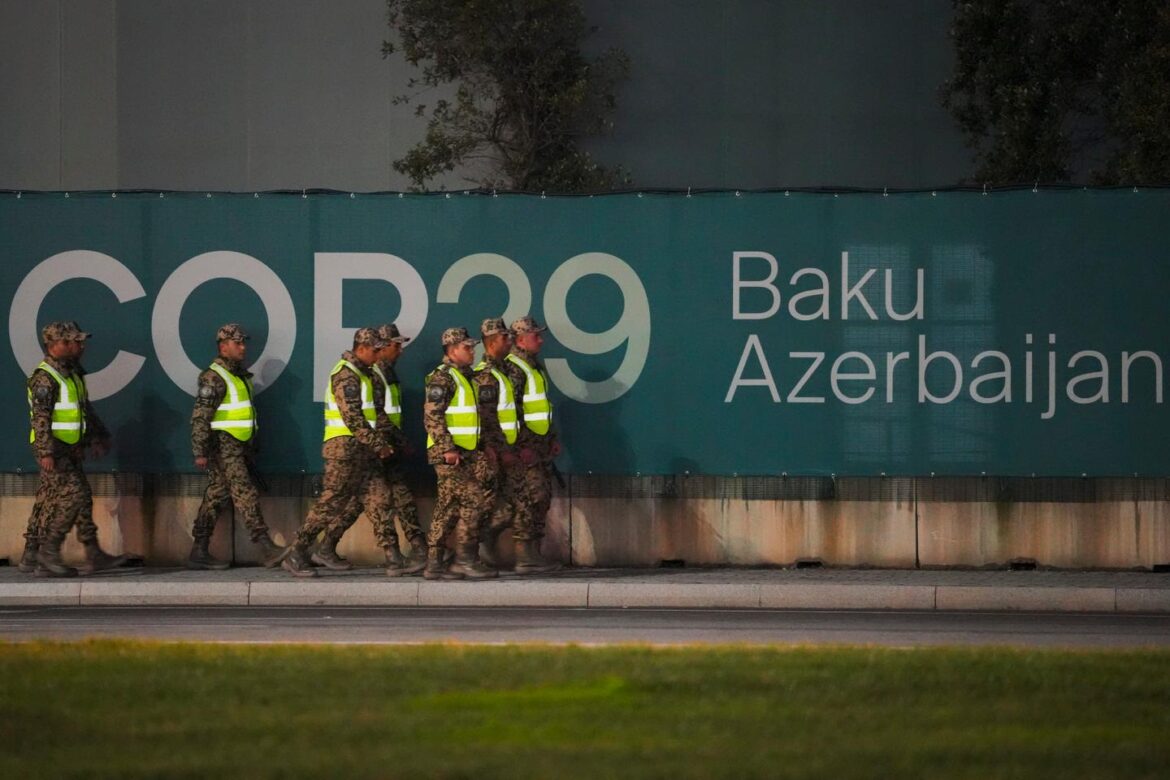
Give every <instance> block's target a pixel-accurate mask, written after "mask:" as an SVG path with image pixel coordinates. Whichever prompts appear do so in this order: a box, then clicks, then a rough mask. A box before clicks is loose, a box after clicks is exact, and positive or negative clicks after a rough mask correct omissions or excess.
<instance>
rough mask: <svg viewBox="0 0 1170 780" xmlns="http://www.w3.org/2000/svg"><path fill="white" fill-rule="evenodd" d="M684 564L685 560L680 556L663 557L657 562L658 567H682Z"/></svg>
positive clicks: (684, 566)
mask: <svg viewBox="0 0 1170 780" xmlns="http://www.w3.org/2000/svg"><path fill="white" fill-rule="evenodd" d="M686 565H687V562H686V561H685V560H683V559H682V558H663V559H662V560H660V561H659V562H658V566H659V568H662V569H683V568H686Z"/></svg>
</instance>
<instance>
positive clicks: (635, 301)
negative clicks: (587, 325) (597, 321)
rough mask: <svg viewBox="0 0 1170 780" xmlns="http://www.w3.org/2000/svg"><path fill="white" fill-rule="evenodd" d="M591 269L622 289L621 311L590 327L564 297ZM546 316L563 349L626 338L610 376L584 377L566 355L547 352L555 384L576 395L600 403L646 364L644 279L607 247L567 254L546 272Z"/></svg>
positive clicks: (612, 345)
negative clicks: (601, 327)
mask: <svg viewBox="0 0 1170 780" xmlns="http://www.w3.org/2000/svg"><path fill="white" fill-rule="evenodd" d="M591 274H598V275H600V276H607V277H609V278H610V279H611V280H613V281H614V282H615V283H616V284H617V286H618V289H620V290H621V292H622V301H623V305H622V313H621V316H620V317H618V320H617V322H615V323H614V324H613V326H612V327H610V329H609V330H605V331H602V332H601V333H588V332H586V331H583V330H581V329H580V328H578V327H577V326H576V325H574V324H573V322H572V321H571V320H570V319H569V314H568V311H567V309H566V303H567V301H568V297H569V290H570V289H571V288H572V286H573V285H574V284H576V283H577V282H578V281H579V280H580V279H583V278H584V277H586V276H589V275H591ZM544 316H545V317H546V318H547V319H548V327H549V331H550V332H551V333H552V334H553V335H554V336H556V338H557V341H559V342H560V343H561V345H562V346H564V347H565V349H568V350H572V351H573V352H580V353H581V354H583V355H600V354H602V353H603V352H609V351H611V350H614V349H617V348H618V347H619V346H621V344H622V343H623V342H624V343H625V345H626V354H625V356H623V357H622V362H621V365H619V366H618V368H617V371H615V372H614V374H613V376H611V377H610V378H609V379H602V380H599V381H587V380H584V379H581V378H580V377H578V376H577V375H576V374H575V373H573V369H572V368H570V367H569V361H567V360H565V359H564V358H548V359H547V360H546V361H545V366H546V367H547V368H548V375H549V378H550V379H552V381H553V383H554V384H556V386H557V388H558V389H559V390H560V391H561V392H562V393H564V394H565V395H567V396H568V397H569V398H572V399H573V400H575V401H581V402H582V403H587V404H603V403H607V402H609V401H612V400H614V399H615V398H620V397H621V396H622V395H623V394H624V393H625V392H626V391H627V390H629V389H630V388H631V387H633V385H634V383H635V382H637V381H638V377H640V376H641V375H642V369H643V368H645V367H646V357H647V355H649V354H650V301H649V299H647V297H646V288H645V287H643V286H642V280H641V279H639V278H638V274H637V273H635V272H634V269H633V268H631V267H630V266H629V265H628V264H626V262H625V261H623V260H622V259H621V258H618V257H614V256H613V255H610V254H606V253H605V252H585V253H584V254H580V255H577V256H575V257H570V258H569V259H568V260H566V261H565V262H564V263H562V264H561V266H560V267H559V268H557V270H555V271H553V275H552V276H551V277H549V280H548V285H546V286H545V288H544Z"/></svg>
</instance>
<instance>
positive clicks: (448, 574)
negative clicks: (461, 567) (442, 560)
mask: <svg viewBox="0 0 1170 780" xmlns="http://www.w3.org/2000/svg"><path fill="white" fill-rule="evenodd" d="M423 579H425V580H461V579H463V575H462V574H459V573H458V572H453V571H450V570H448V569H444V570H443V571H424V572H423Z"/></svg>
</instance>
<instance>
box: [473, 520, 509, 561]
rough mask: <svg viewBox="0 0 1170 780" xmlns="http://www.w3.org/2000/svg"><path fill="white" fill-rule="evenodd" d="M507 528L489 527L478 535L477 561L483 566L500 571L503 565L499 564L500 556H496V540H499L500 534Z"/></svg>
mask: <svg viewBox="0 0 1170 780" xmlns="http://www.w3.org/2000/svg"><path fill="white" fill-rule="evenodd" d="M506 527H507V526H502V525H501V526H496V527H495V528H492V527H491V526H489V527H487V528H485V529H484V530H483V532H482V533H481V534H480V539H479V560H480V561H482V562H483V564H484V565H485V566H491V567H492V568H493V569H502V568H504V567H503V564H502V563H500V556H498V555H496V540H497V539H499V538H500V534H502V533H503V532H504V529H505V528H506Z"/></svg>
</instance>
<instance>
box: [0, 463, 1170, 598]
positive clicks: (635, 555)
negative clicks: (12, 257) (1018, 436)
mask: <svg viewBox="0 0 1170 780" xmlns="http://www.w3.org/2000/svg"><path fill="white" fill-rule="evenodd" d="M90 479H91V483H92V485H93V487H94V494H95V496H94V518H95V522H97V524H98V527H99V531H100V534H101V540H102V544H103V546H104V547H105V548H106V549H107V550H110V551H112V552H129V553H134V554H138V555H142V556H144V557H145V558H146V561H147V563H148V564H150V565H160V566H165V565H181V563H182V561H183V560H184V559H185V558H186V556H187V554H188V552H189V550H190V546H191V525H192V523H193V521H194V518H195V513H196V511H197V510H198V507H199V502H200V500H201V497H202V492H203V486H204V484H205V480H206V478H205V477H204V476H203V475H200V474H196V475H125V474H117V475H114V474H96V475H91V477H90ZM0 480H2V482H3V485H2V487H3V490H0V557H7V558H9V559H11V560H12V561H15V560H16V559H17V558H18V557H19V556H20V553H21V550H22V549H23V546H24V539H23V536H22V534H23V532H24V528H25V523H26V522H27V520H28V516H29V512H30V511H31V508H32V504H33V494H34V492H35V488H36V475H35V474H20V475H15V474H6V475H0ZM269 481H270V482H271V483H272V485H271V488H272V489H271V490H270V492H269V494H268V495H266V496H265V497H264V498H263V499H262V508H263V511H264V516H265V520H266V521H267V522H268V524H269V526H270V528H271V529H272V532H273V536H274V538H275V539H276V540H277V541H278V542H281V543H288V542H290V541H291V540H292V538H293V536H294V534H295V532H296V529H297V528H299V527H300V524H301V522H302V521H303V519H304V517H305V515H306V514H307V513H308V511H309V509H310V508H311V507H312V505H313V502H314V501H315V500H316V499H315V497H314V495H313V493H314V489H315V486H316V485H317V484H318V478H317V477H315V476H313V475H288V476H284V477H271V478H270V480H269ZM417 487H418V490H417V493H416V495H417V496H418V497H417V501H418V505H419V514H420V520H421V521H422V525H423V527H424V529H425V528H426V527H427V526H428V525H429V522H430V514H431V511H432V509H433V505H434V497H433V485H427V484H426V483H425V481H424V482H423V483H422V484H421V485H419V486H417ZM339 550H340V551H341V553H342V554H343V555H345V556H347V557H349V558H351V559H352V560H353V561H354V562H355V563H356V564H359V565H376V564H378V563H380V562H381V561H382V560H383V554H382V551H381V549H379V547H378V545H377V544H376V543H375V540H374V538H373V531H372V528H371V527H370V524H369V522H368V521H367V520H366V519H364V518H361V519H359V520H358V522H357V524H356V525H355V526H354V528H353V529H351V530H350V532H349V533H348V534H347V535H346V537H345V539H343V541H342V544H341V545H340V547H339ZM498 550H499V553H500V555H501V558H503V559H504V560H505V561H506V562H510V561H511V558H512V544H511V540H510V537H509V535H508V534H505V535H504V536H503V537H502V538H501V539H500V541H499V544H498ZM543 551H544V554H545V555H546V556H548V557H551V558H553V559H555V560H560V561H564V562H566V563H571V564H574V565H579V566H657V565H685V566H728V565H731V566H767V565H783V566H791V565H794V564H801V563H807V564H811V565H815V564H817V563H822V564H824V565H827V566H845V567H858V568H865V567H880V568H907V569H911V568H916V567H927V568H933V567H942V568H946V567H1007V566H1009V565H1011V564H1013V563H1016V564H1019V565H1036V566H1039V567H1056V568H1076V569H1082V568H1088V569H1093V568H1103V569H1143V570H1150V569H1154V568H1158V567H1162V566H1166V565H1170V486H1168V481H1167V480H1165V479H1138V478H1124V479H1028V478H1022V479H1021V478H980V477H973V478H931V477H922V478H908V477H900V478H878V477H861V478H830V477H815V478H814V477H794V478H785V477H775V476H772V477H711V476H699V475H688V474H682V475H673V476H671V475H667V476H645V477H627V476H619V477H610V476H593V475H569V477H568V485H567V488H566V489H563V490H562V489H560V488H557V489H556V490H555V495H554V499H553V503H552V508H551V510H550V512H549V517H548V525H547V535H546V537H545V541H544V547H543ZM64 552H65V556H66V558H67V559H68V560H71V561H75V562H76V561H79V560H81V556H82V551H81V547H80V545H78V544H77V542H76V540H75V539H73V538H70V540H69V541H68V542H67V544H66V546H65V548H64ZM212 552H213V553H214V554H215V555H217V556H219V557H223V558H226V559H230V560H233V561H235V562H237V563H252V562H255V561H256V560H257V555H256V550H255V548H254V547H253V545H252V544H251V542H250V540H249V538H248V533H247V529H246V528H244V527H243V524H242V523H241V522H239V521H238V520H237V519H236V518H235V517H234V516H233V514H232V512H231V511H230V510H227V511H225V512H224V515H223V516H222V517H221V518H220V521H219V523H218V525H217V528H216V533H215V536H214V537H213V539H212ZM603 595H604V594H603ZM904 595H906V597H908V598H912V599H913V598H917V597H912V596H909V595H908V594H904Z"/></svg>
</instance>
